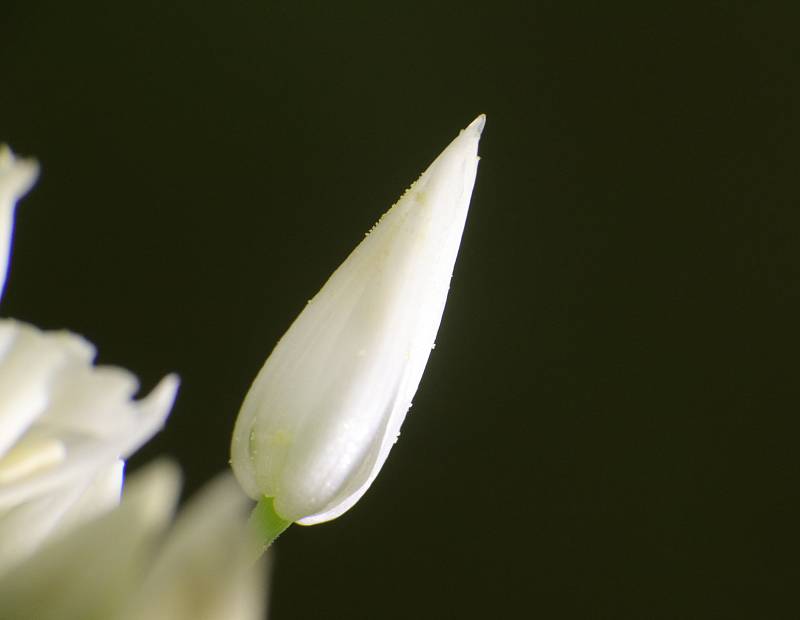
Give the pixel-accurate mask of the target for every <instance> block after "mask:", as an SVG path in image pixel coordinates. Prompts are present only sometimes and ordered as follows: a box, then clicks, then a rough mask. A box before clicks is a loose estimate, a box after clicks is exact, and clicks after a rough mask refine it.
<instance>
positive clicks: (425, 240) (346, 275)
mask: <svg viewBox="0 0 800 620" xmlns="http://www.w3.org/2000/svg"><path fill="white" fill-rule="evenodd" d="M484 122H485V117H484V116H483V115H481V116H479V117H478V118H477V119H475V121H473V123H472V124H471V125H469V127H467V128H466V129H465V130H463V131H462V132H461V134H460V135H459V136H458V137H457V138H456V139H455V140H454V141H453V142H452V143H451V144H450V145H449V146H448V147H447V148H446V149H445V150H444V151H443V152H442V153H441V154H440V155H439V157H437V158H436V160H435V161H434V162H433V163H432V164H431V165H430V166H429V167H428V169H427V170H426V171H425V172H424V173H423V174H422V176H421V177H420V178H419V179H418V180H417V181H416V183H414V184H413V185H412V186H411V188H409V189H408V191H406V193H405V194H404V195H403V197H402V198H401V199H400V200H399V201H398V202H397V204H395V205H394V206H393V207H392V208H391V209H390V210H389V211H388V212H387V213H386V214H385V215H384V216H383V217H382V218H381V219H380V221H379V222H378V224H376V225H375V227H374V228H373V229H372V230H371V231H370V232H369V233H368V234H367V237H366V238H365V239H364V240H363V241H362V242H361V243H360V244H359V245H358V247H356V249H355V250H353V252H352V253H351V254H350V256H349V257H348V258H347V259H346V260H345V262H344V263H342V265H341V266H340V267H339V268H338V269H337V270H336V271H335V272H334V273H333V275H332V276H331V277H330V279H329V280H328V281H327V282H326V283H325V285H324V286H323V287H322V290H320V291H319V293H317V295H316V296H315V297H314V298H313V299H312V300H311V301H309V303H308V305H307V306H306V308H305V309H304V310H303V312H301V313H300V316H298V317H297V319H295V321H294V323H293V324H292V326H291V327H290V328H289V330H288V331H287V332H286V334H284V336H283V338H281V340H280V341H279V342H278V344H277V346H276V347H275V349H274V350H273V351H272V354H271V355H270V356H269V358H268V359H267V361H266V363H265V364H264V367H263V368H262V369H261V371H260V372H259V374H258V376H257V377H256V379H255V381H254V383H253V385H252V387H251V388H250V391H249V393H248V394H247V397H246V398H245V400H244V403H243V405H242V409H241V411H240V412H239V417H238V419H237V421H236V427H235V429H234V433H233V442H232V446H231V464H232V466H233V470H234V473H235V474H236V477H237V478H238V480H239V482H240V484H241V485H242V487H243V488H244V490H245V491H246V492H247V494H248V495H250V496H251V497H252V498H253V499H257V500H258V499H261V498H262V497H264V496H266V497H271V498H274V509H275V512H276V513H277V514H278V515H279V516H280V517H282V518H283V519H285V520H287V521H296V522H298V523H300V524H302V525H312V524H315V523H321V522H323V521H329V520H331V519H334V518H336V517H338V516H339V515H341V514H342V513H344V512H345V511H346V510H348V509H349V508H350V507H351V506H352V505H353V504H355V503H356V502H357V501H358V499H359V498H360V497H361V496H362V495H363V494H364V492H365V491H366V490H367V488H368V487H369V486H370V484H372V481H373V480H374V479H375V477H376V476H377V474H378V471H380V468H381V467H382V465H383V463H384V461H385V460H386V457H387V456H388V454H389V450H390V449H391V447H392V445H393V444H394V442H395V441H396V439H397V436H398V435H399V432H400V426H401V424H402V423H403V419H404V418H405V416H406V413H407V411H408V409H409V407H410V406H411V399H412V398H413V396H414V393H415V392H416V391H417V387H418V386H419V383H420V380H421V378H422V373H423V371H424V369H425V364H426V363H427V361H428V356H429V355H430V351H431V349H432V347H433V345H434V340H435V338H436V333H437V331H438V329H439V323H440V322H441V319H442V313H443V311H444V306H445V302H446V300H447V291H448V288H449V283H450V277H451V275H452V272H453V266H454V264H455V260H456V255H457V254H458V247H459V244H460V242H461V235H462V232H463V230H464V223H465V221H466V217H467V210H468V208H469V201H470V197H471V195H472V187H473V185H474V183H475V175H476V172H477V167H478V156H477V151H478V140H479V139H480V135H481V131H482V129H483V125H484Z"/></svg>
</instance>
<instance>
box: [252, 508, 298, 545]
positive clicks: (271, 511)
mask: <svg viewBox="0 0 800 620" xmlns="http://www.w3.org/2000/svg"><path fill="white" fill-rule="evenodd" d="M247 523H248V525H249V527H250V529H251V530H252V531H253V532H255V534H256V537H257V538H256V540H258V541H259V542H260V543H261V549H260V551H259V553H258V555H259V556H260V555H261V554H262V553H264V552H265V551H266V550H267V547H269V546H270V545H271V544H272V543H273V542H274V541H275V540H276V539H277V538H278V536H280V535H281V533H283V531H284V530H285V529H286V528H287V527H289V526H290V525H291V524H292V522H291V521H284V520H283V519H282V518H281V517H280V516H279V515H278V513H276V512H275V507H274V506H273V498H271V497H262V498H261V499H260V500H258V504H256V507H255V508H253V512H251V513H250V518H249V519H248V521H247Z"/></svg>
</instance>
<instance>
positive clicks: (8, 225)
mask: <svg viewBox="0 0 800 620" xmlns="http://www.w3.org/2000/svg"><path fill="white" fill-rule="evenodd" d="M38 174H39V165H38V164H37V163H36V162H35V161H33V160H31V159H18V158H16V157H15V156H14V154H13V153H12V152H11V149H9V148H8V147H7V146H6V145H5V144H0V297H1V296H2V295H3V288H4V286H5V282H6V272H7V271H8V257H9V253H10V249H11V236H12V233H13V230H14V207H15V206H16V204H17V201H18V200H19V199H20V198H21V197H22V196H24V195H25V193H26V192H27V191H28V190H29V189H30V188H31V186H33V184H34V182H35V181H36V177H37V176H38Z"/></svg>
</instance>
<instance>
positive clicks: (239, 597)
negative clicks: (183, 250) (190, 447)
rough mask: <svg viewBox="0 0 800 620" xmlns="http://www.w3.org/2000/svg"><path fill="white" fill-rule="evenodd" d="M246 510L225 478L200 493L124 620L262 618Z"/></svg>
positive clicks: (259, 572) (260, 581)
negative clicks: (145, 619)
mask: <svg viewBox="0 0 800 620" xmlns="http://www.w3.org/2000/svg"><path fill="white" fill-rule="evenodd" d="M249 508H250V500H249V499H248V498H247V497H246V496H245V495H244V494H243V493H242V490H241V489H240V488H239V486H238V485H237V484H236V481H235V480H234V479H233V477H232V476H230V475H224V476H221V477H220V478H218V479H217V480H216V481H214V482H213V483H211V484H210V485H209V486H207V487H206V488H205V489H203V491H202V492H201V493H200V495H199V496H198V497H196V498H193V499H192V501H191V502H190V504H189V505H188V506H187V507H186V508H185V509H184V510H183V511H182V512H181V514H180V516H179V518H178V521H177V523H176V524H175V527H174V528H173V530H172V531H171V532H170V536H169V538H168V540H167V541H166V544H165V545H164V546H163V547H162V549H161V552H160V554H159V557H158V558H157V559H156V561H155V563H154V565H153V566H152V568H151V569H150V570H149V571H148V573H147V577H146V579H145V582H144V584H143V585H142V587H141V589H140V590H139V592H138V594H137V595H136V596H135V597H134V598H133V599H132V601H131V602H130V604H129V606H128V613H127V614H126V615H125V618H126V619H128V620H134V619H136V620H139V619H144V618H147V619H148V620H162V619H163V620H176V619H181V618H186V619H187V620H188V619H190V618H192V619H193V618H203V619H204V620H229V619H236V620H248V619H252V620H260V619H261V618H263V617H264V609H263V607H264V600H265V599H264V583H265V580H264V572H263V565H262V563H260V562H259V563H258V564H257V565H256V566H253V551H252V550H253V549H254V548H258V543H257V542H256V541H254V540H251V539H250V536H249V532H250V530H249V529H248V527H247V513H248V510H249Z"/></svg>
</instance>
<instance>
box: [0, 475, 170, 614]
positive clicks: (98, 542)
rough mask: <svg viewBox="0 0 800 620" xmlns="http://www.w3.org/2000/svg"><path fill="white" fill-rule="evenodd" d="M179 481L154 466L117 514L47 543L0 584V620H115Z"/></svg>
mask: <svg viewBox="0 0 800 620" xmlns="http://www.w3.org/2000/svg"><path fill="white" fill-rule="evenodd" d="M179 478H180V476H179V474H178V471H177V468H176V467H174V466H173V465H171V464H170V463H163V462H162V463H157V464H155V465H151V466H149V467H148V468H147V469H146V470H144V471H142V472H141V473H139V474H137V476H134V478H133V479H132V480H131V481H130V482H129V483H128V485H127V489H126V493H125V498H124V500H123V502H122V505H121V506H120V508H119V509H117V510H114V511H112V512H110V513H108V514H107V515H105V516H103V517H101V518H100V519H97V520H95V521H92V522H90V523H87V524H85V525H83V526H82V527H80V528H78V529H77V530H73V531H72V532H71V533H70V535H69V536H64V537H60V538H55V539H51V540H50V541H48V543H47V544H46V545H45V546H44V547H43V548H42V549H41V550H40V551H39V552H38V553H36V554H35V555H33V556H31V557H30V558H28V559H27V560H26V561H25V562H23V563H22V564H20V565H18V566H16V567H14V568H13V569H12V570H11V571H10V572H9V573H7V574H5V575H4V576H3V579H0V618H36V619H37V620H84V619H86V618H115V617H118V616H117V613H118V611H119V610H120V608H121V607H122V606H123V605H124V604H125V601H127V600H129V597H130V596H131V593H132V591H133V590H134V589H135V587H136V585H137V584H138V583H139V582H140V580H141V579H142V576H143V574H144V573H145V571H146V568H147V565H148V563H149V561H150V558H151V556H152V553H153V551H154V549H155V548H156V543H157V542H158V536H159V535H160V534H161V533H162V532H163V530H164V529H165V527H166V526H167V524H168V523H169V520H170V518H171V516H172V513H173V510H174V506H175V502H176V501H177V498H178V490H179Z"/></svg>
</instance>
